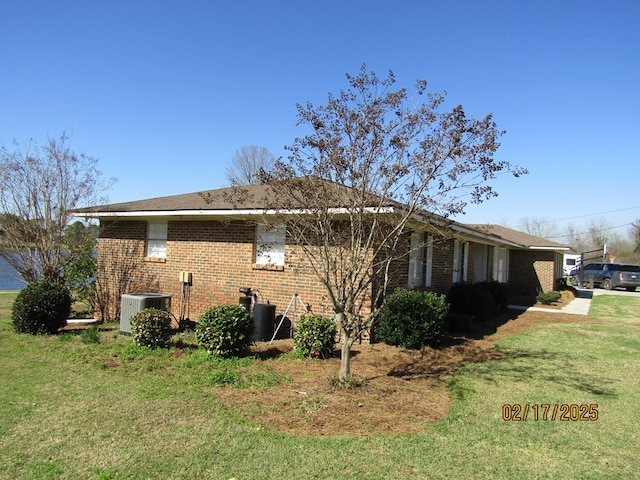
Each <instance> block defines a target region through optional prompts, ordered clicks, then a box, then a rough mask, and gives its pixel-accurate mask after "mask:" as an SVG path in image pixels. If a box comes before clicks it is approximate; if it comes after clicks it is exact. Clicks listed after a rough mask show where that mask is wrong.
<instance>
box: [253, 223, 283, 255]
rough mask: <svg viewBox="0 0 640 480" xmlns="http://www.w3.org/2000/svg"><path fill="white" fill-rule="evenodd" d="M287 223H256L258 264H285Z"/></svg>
mask: <svg viewBox="0 0 640 480" xmlns="http://www.w3.org/2000/svg"><path fill="white" fill-rule="evenodd" d="M286 233H287V229H286V226H285V225H275V226H274V225H265V224H263V223H258V224H257V225H256V264H257V265H280V266H283V265H284V242H285V238H286Z"/></svg>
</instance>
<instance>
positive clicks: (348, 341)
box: [339, 330, 353, 381]
mask: <svg viewBox="0 0 640 480" xmlns="http://www.w3.org/2000/svg"><path fill="white" fill-rule="evenodd" d="M340 337H341V341H342V349H341V354H340V375H339V379H340V381H344V380H348V379H349V377H350V376H351V345H353V339H352V338H350V336H349V335H348V334H347V333H346V332H345V331H344V330H343V331H342V333H341V334H340Z"/></svg>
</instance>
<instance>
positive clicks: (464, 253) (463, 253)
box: [452, 240, 469, 283]
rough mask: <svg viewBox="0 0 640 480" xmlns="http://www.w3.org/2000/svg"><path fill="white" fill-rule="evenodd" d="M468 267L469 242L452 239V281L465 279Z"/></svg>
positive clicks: (463, 280) (458, 281)
mask: <svg viewBox="0 0 640 480" xmlns="http://www.w3.org/2000/svg"><path fill="white" fill-rule="evenodd" d="M468 269H469V242H462V241H460V240H454V241H453V276H452V281H453V283H460V282H466V281H467V270H468Z"/></svg>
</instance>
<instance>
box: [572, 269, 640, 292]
mask: <svg viewBox="0 0 640 480" xmlns="http://www.w3.org/2000/svg"><path fill="white" fill-rule="evenodd" d="M581 274H582V285H586V284H587V283H589V284H591V285H592V286H594V287H595V286H600V287H602V288H604V289H605V290H611V289H612V288H616V287H624V288H626V289H627V290H628V291H629V292H633V291H635V289H636V287H639V286H640V265H630V264H622V263H590V264H588V265H585V267H584V269H583V270H582V272H581ZM578 275H580V274H578Z"/></svg>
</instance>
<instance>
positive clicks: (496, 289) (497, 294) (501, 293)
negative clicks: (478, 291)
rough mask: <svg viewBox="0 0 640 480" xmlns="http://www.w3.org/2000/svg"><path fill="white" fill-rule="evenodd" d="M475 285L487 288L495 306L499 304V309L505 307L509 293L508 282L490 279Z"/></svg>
mask: <svg viewBox="0 0 640 480" xmlns="http://www.w3.org/2000/svg"><path fill="white" fill-rule="evenodd" d="M476 285H479V286H480V287H482V288H484V289H485V290H488V291H489V293H491V297H492V298H493V302H494V303H495V304H496V306H499V307H500V309H501V310H505V309H506V308H507V304H508V303H509V295H510V294H511V291H510V290H509V284H507V283H502V282H498V281H496V280H492V281H490V282H479V283H477V284H476Z"/></svg>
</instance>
